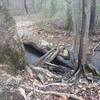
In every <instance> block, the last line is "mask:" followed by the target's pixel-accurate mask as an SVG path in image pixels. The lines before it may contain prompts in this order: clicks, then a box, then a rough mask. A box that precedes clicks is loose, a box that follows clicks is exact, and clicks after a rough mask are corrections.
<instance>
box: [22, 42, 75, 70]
mask: <svg viewBox="0 0 100 100" xmlns="http://www.w3.org/2000/svg"><path fill="white" fill-rule="evenodd" d="M23 44H24V47H25V48H27V47H29V48H32V49H36V50H37V51H38V52H39V53H40V54H41V56H42V55H45V54H46V53H47V52H48V50H47V49H44V48H42V47H41V46H40V45H36V44H35V43H33V42H23ZM41 56H40V57H41ZM54 58H55V59H54ZM54 58H53V59H54V60H53V61H52V62H51V63H54V64H56V65H61V66H64V67H68V68H70V69H75V67H74V65H73V64H72V62H71V61H70V58H69V57H67V58H66V59H65V58H64V57H62V56H61V55H59V54H58V55H57V56H56V57H54ZM51 60H52V59H51ZM51 60H50V61H51Z"/></svg>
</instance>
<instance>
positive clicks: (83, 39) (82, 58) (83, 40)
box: [78, 0, 91, 67]
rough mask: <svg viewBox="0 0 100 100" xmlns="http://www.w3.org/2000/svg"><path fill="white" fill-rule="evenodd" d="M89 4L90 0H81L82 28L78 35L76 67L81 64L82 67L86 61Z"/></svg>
mask: <svg viewBox="0 0 100 100" xmlns="http://www.w3.org/2000/svg"><path fill="white" fill-rule="evenodd" d="M90 5H91V1H90V0H83V11H82V28H81V36H80V47H79V58H78V60H79V62H78V67H80V66H81V65H82V66H83V67H84V66H85V64H86V62H87V51H88V33H89V25H90Z"/></svg>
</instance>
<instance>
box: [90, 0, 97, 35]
mask: <svg viewBox="0 0 100 100" xmlns="http://www.w3.org/2000/svg"><path fill="white" fill-rule="evenodd" d="M95 15H96V0H91V17H90V26H89V34H90V35H94V34H95Z"/></svg>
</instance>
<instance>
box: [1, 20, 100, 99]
mask: <svg viewBox="0 0 100 100" xmlns="http://www.w3.org/2000/svg"><path fill="white" fill-rule="evenodd" d="M17 30H18V34H19V35H20V37H21V38H23V36H24V35H25V36H26V37H27V38H29V39H30V40H31V39H32V40H34V42H38V41H46V42H48V43H53V44H54V45H56V44H57V45H61V44H64V45H66V47H67V48H68V49H70V48H71V45H72V38H71V36H70V33H69V32H68V31H64V30H60V29H53V28H52V29H51V30H50V29H49V30H45V29H44V28H41V27H38V26H37V25H33V23H32V21H29V20H28V21H27V20H23V21H18V22H17ZM23 33H24V34H23ZM7 68H8V67H5V68H4V67H3V66H2V65H0V100H24V99H26V98H27V99H26V100H75V99H70V98H68V97H67V96H66V95H61V96H58V95H55V94H46V95H44V94H41V93H36V94H35V90H34V88H36V87H38V89H39V88H41V90H43V91H44V92H48V91H54V92H56V93H65V94H66V93H68V94H74V95H76V96H78V97H79V96H80V97H82V98H84V100H100V80H95V81H94V82H93V83H89V82H88V81H87V80H86V79H84V78H81V79H79V82H78V83H77V84H71V83H70V84H66V83H60V85H59V83H53V82H49V81H48V78H46V79H45V81H44V83H43V84H41V82H39V81H38V80H37V79H36V78H35V75H33V76H34V77H31V76H30V74H29V73H28V72H27V71H26V70H23V71H22V72H19V73H18V74H17V75H15V76H13V75H11V74H9V73H7V71H6V70H7ZM29 72H30V71H29ZM30 73H31V72H30ZM33 74H34V73H33ZM5 91H6V92H5ZM9 91H10V92H9ZM80 100H82V99H80Z"/></svg>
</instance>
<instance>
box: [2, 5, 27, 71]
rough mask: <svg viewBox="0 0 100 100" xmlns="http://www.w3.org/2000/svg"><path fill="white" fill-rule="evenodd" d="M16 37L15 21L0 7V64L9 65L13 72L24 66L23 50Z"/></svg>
mask: <svg viewBox="0 0 100 100" xmlns="http://www.w3.org/2000/svg"><path fill="white" fill-rule="evenodd" d="M23 47H24V46H23V44H22V42H21V40H20V39H19V37H18V35H17V30H16V24H15V20H14V19H13V18H12V16H11V15H10V14H9V11H8V10H7V9H6V8H5V7H3V6H0V63H5V64H9V65H10V66H11V67H12V68H13V69H14V70H15V69H22V68H24V67H25V65H26V61H25V50H24V48H23Z"/></svg>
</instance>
